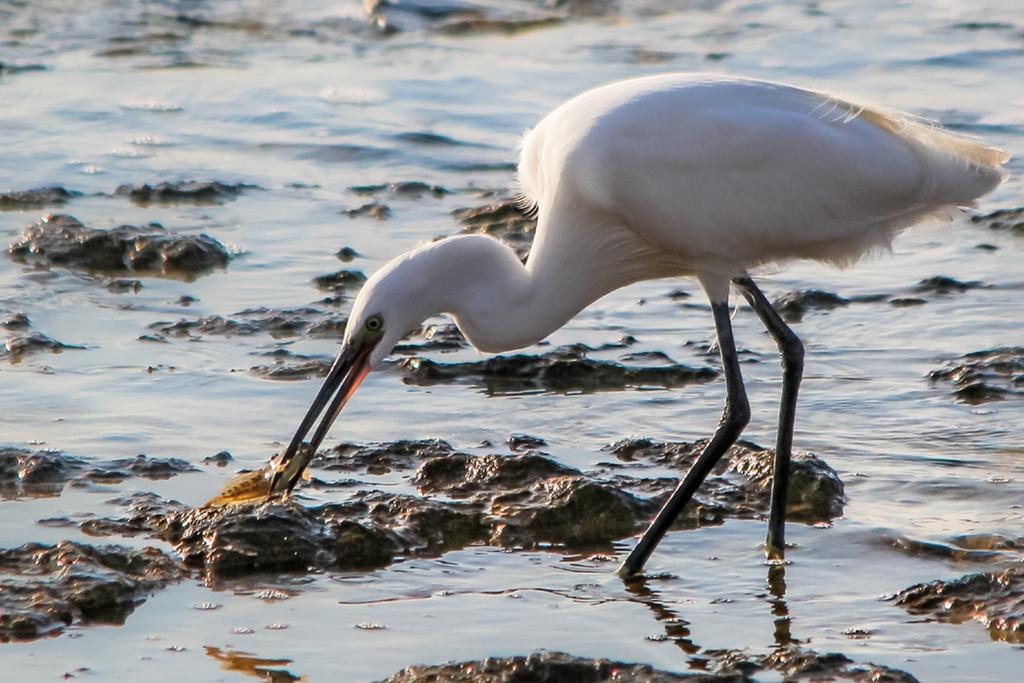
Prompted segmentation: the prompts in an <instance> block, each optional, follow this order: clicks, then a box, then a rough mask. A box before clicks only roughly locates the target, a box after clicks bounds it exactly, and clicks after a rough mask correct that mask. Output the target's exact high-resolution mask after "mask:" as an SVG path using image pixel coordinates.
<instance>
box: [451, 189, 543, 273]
mask: <svg viewBox="0 0 1024 683" xmlns="http://www.w3.org/2000/svg"><path fill="white" fill-rule="evenodd" d="M452 215H453V216H455V218H457V219H458V220H459V222H460V223H462V231H463V232H464V233H479V234H484V235H490V236H492V237H496V238H498V239H500V240H501V241H502V242H505V243H506V244H508V245H509V246H510V247H512V248H513V249H515V251H516V254H518V255H519V258H520V259H523V260H525V259H526V257H527V256H528V255H529V253H530V246H531V244H532V243H533V234H534V232H536V229H537V218H536V217H535V216H533V215H531V213H530V212H528V211H526V210H524V209H523V206H522V203H521V202H520V201H518V200H516V199H503V200H501V201H499V202H497V203H495V204H488V205H487V206H480V207H473V208H464V209H456V210H455V211H453V212H452Z"/></svg>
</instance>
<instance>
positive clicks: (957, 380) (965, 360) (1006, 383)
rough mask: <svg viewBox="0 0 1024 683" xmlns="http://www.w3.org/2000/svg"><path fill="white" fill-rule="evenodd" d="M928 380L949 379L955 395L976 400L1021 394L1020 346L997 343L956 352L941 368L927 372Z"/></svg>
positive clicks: (1023, 354) (1023, 353) (1023, 357)
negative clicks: (956, 359)
mask: <svg viewBox="0 0 1024 683" xmlns="http://www.w3.org/2000/svg"><path fill="white" fill-rule="evenodd" d="M928 378H929V379H931V380H932V381H940V380H942V381H949V382H952V383H953V387H954V389H953V390H954V393H955V394H956V397H957V398H958V399H959V400H961V401H963V402H964V403H970V404H978V403H985V402H988V401H999V400H1002V399H1005V398H1008V397H1011V396H1021V395H1024V347H1021V346H1015V347H1008V346H1004V347H999V348H995V349H989V350H987V351H975V352H973V353H968V354H964V355H963V356H960V358H959V359H958V362H957V361H954V362H951V363H950V364H949V366H948V367H946V368H943V369H941V370H932V371H931V372H930V373H928Z"/></svg>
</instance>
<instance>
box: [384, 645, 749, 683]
mask: <svg viewBox="0 0 1024 683" xmlns="http://www.w3.org/2000/svg"><path fill="white" fill-rule="evenodd" d="M736 680H737V679H736V678H735V677H732V676H716V675H714V674H676V673H669V672H667V671H657V670H655V669H653V668H651V667H650V666H648V665H647V664H625V663H623V662H613V661H610V660H607V659H587V658H583V657H574V656H573V655H568V654H565V653H562V652H536V653H534V654H532V655H529V656H526V657H489V658H487V659H484V660H481V661H475V662H461V663H458V664H441V665H438V666H410V667H407V668H405V669H402V670H401V671H399V672H398V673H396V674H394V675H392V676H389V677H388V678H386V679H384V680H383V681H380V683H605V682H606V681H607V682H608V683H675V682H677V681H686V682H687V683H704V682H709V683H710V682H712V681H722V682H730V683H731V682H734V681H736Z"/></svg>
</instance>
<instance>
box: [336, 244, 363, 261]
mask: <svg viewBox="0 0 1024 683" xmlns="http://www.w3.org/2000/svg"><path fill="white" fill-rule="evenodd" d="M334 255H335V256H337V257H338V260H339V261H341V262H343V263H348V262H349V261H351V260H353V259H355V258H356V257H357V256H359V252H358V251H356V250H355V249H353V248H352V247H342V248H341V249H339V250H338V251H337V252H336V253H335V254H334Z"/></svg>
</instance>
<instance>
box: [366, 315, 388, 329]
mask: <svg viewBox="0 0 1024 683" xmlns="http://www.w3.org/2000/svg"><path fill="white" fill-rule="evenodd" d="M383 326H384V321H382V320H381V319H380V316H379V315H374V316H370V317H369V318H367V319H366V323H365V324H364V327H366V331H367V332H379V331H380V328H381V327H383Z"/></svg>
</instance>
